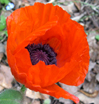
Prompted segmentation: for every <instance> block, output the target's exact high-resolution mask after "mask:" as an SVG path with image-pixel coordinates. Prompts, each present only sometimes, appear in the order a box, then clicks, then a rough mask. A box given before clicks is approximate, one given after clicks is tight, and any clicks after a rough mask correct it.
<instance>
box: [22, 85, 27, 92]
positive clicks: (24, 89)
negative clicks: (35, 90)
mask: <svg viewBox="0 0 99 104" xmlns="http://www.w3.org/2000/svg"><path fill="white" fill-rule="evenodd" d="M25 91H26V87H25V86H24V85H22V87H21V92H22V93H25Z"/></svg>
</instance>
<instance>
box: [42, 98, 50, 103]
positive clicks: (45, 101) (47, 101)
mask: <svg viewBox="0 0 99 104" xmlns="http://www.w3.org/2000/svg"><path fill="white" fill-rule="evenodd" d="M50 102H51V100H50V99H45V100H44V102H43V104H50Z"/></svg>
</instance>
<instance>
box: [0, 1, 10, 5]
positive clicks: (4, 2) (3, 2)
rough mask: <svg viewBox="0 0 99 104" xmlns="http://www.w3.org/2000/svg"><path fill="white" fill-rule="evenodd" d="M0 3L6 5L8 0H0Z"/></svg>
mask: <svg viewBox="0 0 99 104" xmlns="http://www.w3.org/2000/svg"><path fill="white" fill-rule="evenodd" d="M0 3H2V4H6V5H7V4H8V3H9V0H0Z"/></svg>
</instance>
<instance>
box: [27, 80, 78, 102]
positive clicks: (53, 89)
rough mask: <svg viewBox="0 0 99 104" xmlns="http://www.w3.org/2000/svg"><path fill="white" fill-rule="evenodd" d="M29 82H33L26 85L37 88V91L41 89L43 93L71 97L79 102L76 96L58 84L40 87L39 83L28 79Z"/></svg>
mask: <svg viewBox="0 0 99 104" xmlns="http://www.w3.org/2000/svg"><path fill="white" fill-rule="evenodd" d="M28 83H31V84H26V87H28V88H30V89H33V90H34V89H35V91H39V92H41V93H45V94H49V95H51V96H53V97H56V98H60V97H63V98H65V99H71V100H73V101H74V102H75V103H78V102H79V99H78V98H77V97H76V96H74V95H72V94H70V93H68V92H67V91H65V90H64V89H62V88H61V87H59V86H58V85H56V84H53V85H51V86H48V87H40V86H37V85H33V84H32V82H29V81H28Z"/></svg>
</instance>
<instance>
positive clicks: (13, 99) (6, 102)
mask: <svg viewBox="0 0 99 104" xmlns="http://www.w3.org/2000/svg"><path fill="white" fill-rule="evenodd" d="M22 99H23V96H22V94H21V93H20V92H19V91H16V90H12V89H8V90H5V91H3V92H2V93H0V104H22Z"/></svg>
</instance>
